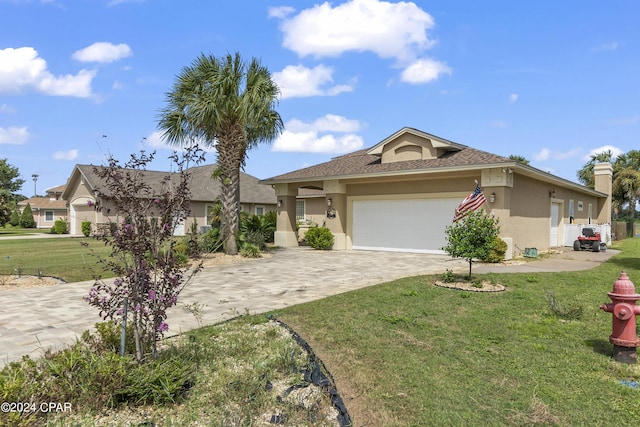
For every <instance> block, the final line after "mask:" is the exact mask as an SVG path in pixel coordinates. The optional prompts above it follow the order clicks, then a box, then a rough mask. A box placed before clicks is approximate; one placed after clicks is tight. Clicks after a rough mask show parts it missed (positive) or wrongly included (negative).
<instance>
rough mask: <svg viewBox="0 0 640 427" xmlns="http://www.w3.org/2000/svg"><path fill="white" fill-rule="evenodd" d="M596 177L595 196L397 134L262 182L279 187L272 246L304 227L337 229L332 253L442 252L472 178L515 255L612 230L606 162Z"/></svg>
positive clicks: (501, 161) (502, 160) (497, 160)
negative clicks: (583, 230) (589, 230)
mask: <svg viewBox="0 0 640 427" xmlns="http://www.w3.org/2000/svg"><path fill="white" fill-rule="evenodd" d="M595 174H596V190H597V191H595V190H591V189H589V188H587V187H584V186H582V185H579V184H576V183H574V182H571V181H568V180H565V179H563V178H559V177H557V176H554V175H551V174H549V173H546V172H543V171H541V170H539V169H536V168H533V167H531V166H527V165H524V164H521V163H517V162H516V161H513V160H510V159H509V158H506V157H502V156H498V155H495V154H491V153H487V152H485V151H480V150H476V149H474V148H471V147H467V146H465V145H462V144H458V143H455V142H452V141H448V140H446V139H443V138H439V137H437V136H434V135H431V134H428V133H426V132H422V131H419V130H417V129H413V128H403V129H401V130H399V131H398V132H396V133H394V134H393V135H391V136H389V137H388V138H386V139H384V140H383V141H381V142H380V143H378V144H376V145H375V146H373V147H371V148H369V149H364V150H360V151H356V152H353V153H350V154H346V155H344V156H340V157H336V158H334V159H332V160H331V161H328V162H326V163H322V164H318V165H315V166H311V167H308V168H304V169H299V170H296V171H293V172H289V173H285V174H283V175H278V176H275V177H273V178H269V179H265V180H263V181H261V182H262V183H264V184H270V185H274V186H275V190H276V196H277V199H278V206H279V207H278V222H277V231H276V233H275V239H276V242H275V243H276V244H277V245H280V246H294V245H297V244H298V239H297V235H296V228H297V225H299V224H300V221H301V220H307V221H312V222H315V223H317V224H318V225H324V226H326V227H328V228H329V229H330V230H331V231H332V232H333V234H334V237H335V243H334V246H333V248H334V249H369V250H389V251H410V252H426V253H442V247H443V246H444V245H445V244H446V238H445V228H446V227H447V226H449V225H451V223H452V219H453V213H454V210H455V208H456V206H457V205H458V204H459V203H460V202H461V201H462V200H463V199H464V198H465V197H466V196H467V195H469V194H470V193H471V192H472V191H473V190H474V189H475V186H476V183H475V181H477V182H478V183H479V184H480V185H481V186H482V188H483V190H484V194H485V196H486V198H487V200H488V203H487V204H485V205H484V206H483V208H484V209H485V210H486V211H488V212H490V213H491V214H492V215H494V216H495V217H497V218H498V219H499V221H500V223H499V225H500V230H501V231H500V237H501V238H502V239H503V240H505V241H506V242H507V244H508V247H509V249H508V250H507V254H506V257H507V258H511V257H512V256H513V255H519V254H521V253H522V252H524V250H525V248H537V249H538V250H541V251H544V250H548V249H550V248H554V247H560V246H565V245H567V243H568V245H571V242H572V241H573V239H575V238H576V237H577V235H578V234H579V233H580V227H579V226H577V225H574V224H596V223H597V224H610V222H611V197H610V194H611V179H612V168H611V165H610V164H608V163H606V164H600V165H596V168H595ZM296 222H298V224H296ZM607 237H608V236H607Z"/></svg>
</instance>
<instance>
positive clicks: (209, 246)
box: [199, 227, 222, 253]
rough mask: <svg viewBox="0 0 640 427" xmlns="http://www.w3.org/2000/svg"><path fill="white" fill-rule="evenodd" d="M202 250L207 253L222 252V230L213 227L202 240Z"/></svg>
mask: <svg viewBox="0 0 640 427" xmlns="http://www.w3.org/2000/svg"><path fill="white" fill-rule="evenodd" d="M199 245H200V250H201V251H202V252H205V253H212V252H220V251H222V239H221V238H220V229H219V228H217V227H213V228H212V229H211V230H209V231H208V232H207V234H205V235H203V236H202V237H201V238H200V243H199Z"/></svg>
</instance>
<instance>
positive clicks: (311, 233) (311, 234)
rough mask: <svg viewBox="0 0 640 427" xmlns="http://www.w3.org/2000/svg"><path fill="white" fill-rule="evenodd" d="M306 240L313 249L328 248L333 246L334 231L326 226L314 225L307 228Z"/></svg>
mask: <svg viewBox="0 0 640 427" xmlns="http://www.w3.org/2000/svg"><path fill="white" fill-rule="evenodd" d="M304 240H305V241H306V242H307V245H309V246H311V247H312V248H313V249H322V250H327V249H331V247H332V246H333V233H331V231H330V230H329V229H328V228H326V227H314V228H310V229H309V230H307V232H306V233H305V235H304Z"/></svg>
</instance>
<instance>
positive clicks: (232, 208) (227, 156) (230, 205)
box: [216, 125, 246, 255]
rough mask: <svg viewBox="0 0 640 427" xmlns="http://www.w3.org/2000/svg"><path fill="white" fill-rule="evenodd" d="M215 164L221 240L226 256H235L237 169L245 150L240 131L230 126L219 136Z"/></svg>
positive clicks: (238, 204)
mask: <svg viewBox="0 0 640 427" xmlns="http://www.w3.org/2000/svg"><path fill="white" fill-rule="evenodd" d="M216 149H217V152H218V164H219V167H220V172H221V173H220V176H219V177H220V180H221V186H222V212H221V214H222V221H223V227H222V230H221V231H222V240H223V248H224V252H225V253H226V254H227V255H237V254H238V230H239V228H240V168H241V167H242V162H243V159H244V154H245V151H246V142H245V138H244V132H243V131H242V128H241V127H239V126H237V125H232V126H231V129H230V130H229V132H226V133H225V134H224V135H222V134H221V135H220V136H219V137H218V146H217V147H216Z"/></svg>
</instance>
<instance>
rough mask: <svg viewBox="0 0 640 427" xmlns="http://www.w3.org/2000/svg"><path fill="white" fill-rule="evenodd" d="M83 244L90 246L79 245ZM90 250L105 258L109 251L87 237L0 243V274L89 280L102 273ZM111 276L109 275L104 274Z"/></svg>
mask: <svg viewBox="0 0 640 427" xmlns="http://www.w3.org/2000/svg"><path fill="white" fill-rule="evenodd" d="M81 242H86V243H88V244H89V247H88V248H87V247H85V246H82V245H81ZM92 250H93V251H95V253H97V254H100V255H102V256H108V255H109V253H110V248H108V247H105V246H104V244H103V243H101V242H98V241H96V240H93V239H90V238H71V237H68V236H67V237H59V238H57V237H52V238H46V239H45V238H43V239H15V240H13V239H11V240H0V274H1V275H7V274H16V273H17V272H20V273H21V274H30V275H38V274H42V275H44V276H54V277H59V278H61V279H64V280H66V281H67V282H78V281H83V280H90V279H92V278H93V277H94V274H96V273H103V271H102V268H101V266H100V265H99V264H98V263H97V261H98V259H97V257H96V256H94V255H92ZM103 276H104V277H110V275H109V273H106V274H103Z"/></svg>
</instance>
